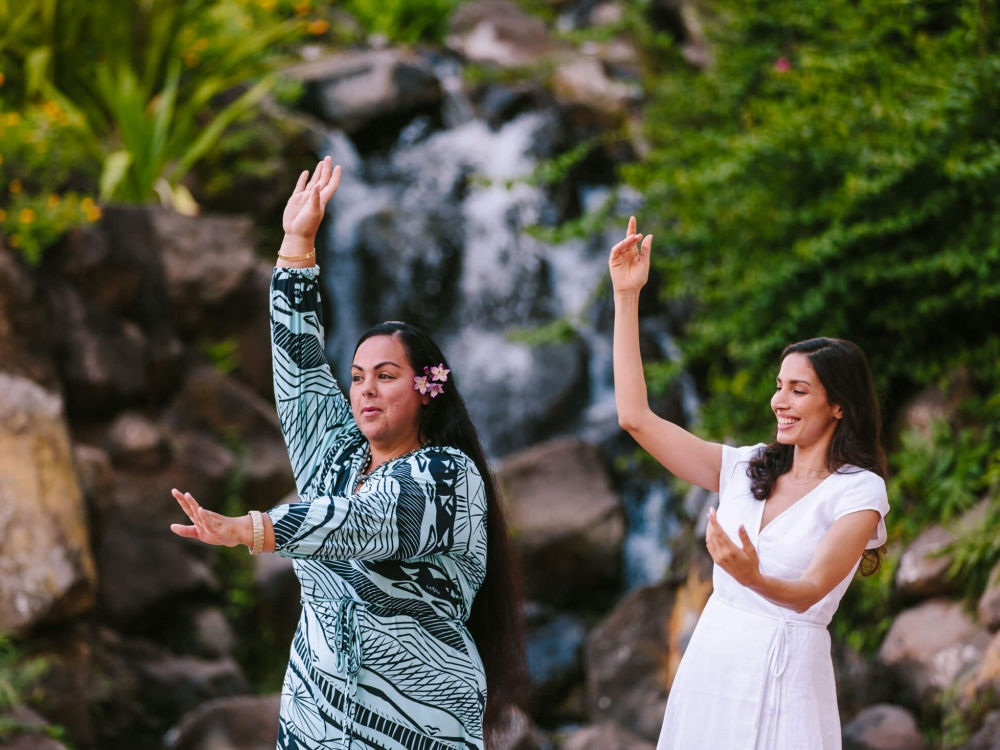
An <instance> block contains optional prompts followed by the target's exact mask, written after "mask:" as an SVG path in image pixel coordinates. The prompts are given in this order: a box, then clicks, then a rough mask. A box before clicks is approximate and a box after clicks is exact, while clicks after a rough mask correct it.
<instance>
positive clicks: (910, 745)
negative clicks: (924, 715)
mask: <svg viewBox="0 0 1000 750" xmlns="http://www.w3.org/2000/svg"><path fill="white" fill-rule="evenodd" d="M928 747H929V745H928V744H927V740H925V739H924V737H923V735H922V734H920V730H918V729H917V722H916V720H915V719H914V718H913V714H911V713H910V712H909V711H907V710H906V709H905V708H900V707H899V706H892V705H888V704H878V705H875V706H871V707H870V708H866V709H865V710H864V711H862V712H861V713H859V714H858V715H857V716H856V717H855V718H854V720H853V721H851V723H850V724H848V725H847V726H845V727H844V750H927V748H928Z"/></svg>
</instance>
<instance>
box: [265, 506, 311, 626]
mask: <svg viewBox="0 0 1000 750" xmlns="http://www.w3.org/2000/svg"><path fill="white" fill-rule="evenodd" d="M297 499H298V498H297V496H296V497H295V500H297ZM282 502H294V500H292V499H290V498H285V500H283V501H282ZM253 582H254V588H255V589H256V591H257V597H258V605H259V607H260V617H261V620H262V622H263V623H264V624H265V625H266V626H267V627H268V629H269V630H271V631H272V632H273V633H274V634H275V639H276V640H277V641H278V642H279V643H288V642H291V640H292V635H293V634H294V633H295V628H296V627H297V626H298V624H299V615H300V614H301V613H302V604H301V603H300V601H299V598H300V596H301V586H300V585H299V579H298V578H297V577H296V575H295V568H294V566H293V563H292V561H291V560H290V559H289V558H287V557H281V556H280V555H259V556H258V557H256V558H254V576H253Z"/></svg>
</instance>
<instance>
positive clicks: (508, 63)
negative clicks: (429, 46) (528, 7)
mask: <svg viewBox="0 0 1000 750" xmlns="http://www.w3.org/2000/svg"><path fill="white" fill-rule="evenodd" d="M446 43H447V45H448V46H449V47H450V48H451V49H453V50H454V51H456V52H458V53H459V54H460V55H462V56H463V57H465V58H466V59H467V60H469V61H470V62H476V63H494V64H496V65H499V66H501V67H504V68H517V67H524V66H528V65H531V64H533V63H537V62H540V61H541V59H542V58H544V57H545V56H546V55H547V54H549V53H550V52H552V51H553V50H554V49H555V45H554V44H553V43H552V41H551V40H550V39H549V35H548V32H547V31H546V29H545V24H544V23H543V22H542V21H541V20H540V19H538V18H534V17H532V16H529V15H528V14H526V13H525V12H524V11H522V10H521V9H520V8H519V7H518V6H517V4H516V3H513V2H510V0H477V1H476V2H471V3H465V4H463V5H461V6H459V8H458V9H457V10H456V11H455V13H454V15H453V16H452V17H451V26H450V30H449V35H448V38H447V40H446Z"/></svg>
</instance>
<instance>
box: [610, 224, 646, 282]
mask: <svg viewBox="0 0 1000 750" xmlns="http://www.w3.org/2000/svg"><path fill="white" fill-rule="evenodd" d="M640 243H641V244H640ZM652 247H653V235H651V234H650V235H647V236H646V237H645V239H644V238H643V236H642V235H641V234H636V231H635V217H634V216H633V217H632V218H630V219H629V220H628V233H627V234H626V236H625V239H624V240H622V241H621V242H619V243H618V244H617V245H615V246H614V247H613V248H611V257H610V258H609V259H608V266H609V267H610V268H611V284H612V285H613V286H614V288H615V293H616V294H620V293H623V292H638V291H639V290H640V289H642V287H643V286H645V284H646V281H647V279H649V251H650V250H651V249H652Z"/></svg>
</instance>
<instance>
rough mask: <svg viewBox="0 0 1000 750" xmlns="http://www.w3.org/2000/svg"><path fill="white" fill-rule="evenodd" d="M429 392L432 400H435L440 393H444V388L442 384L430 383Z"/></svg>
mask: <svg viewBox="0 0 1000 750" xmlns="http://www.w3.org/2000/svg"><path fill="white" fill-rule="evenodd" d="M427 392H428V393H430V394H431V398H435V397H436V396H437V395H438V394H439V393H444V387H443V386H442V385H441V384H440V383H429V384H428V385H427Z"/></svg>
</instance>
